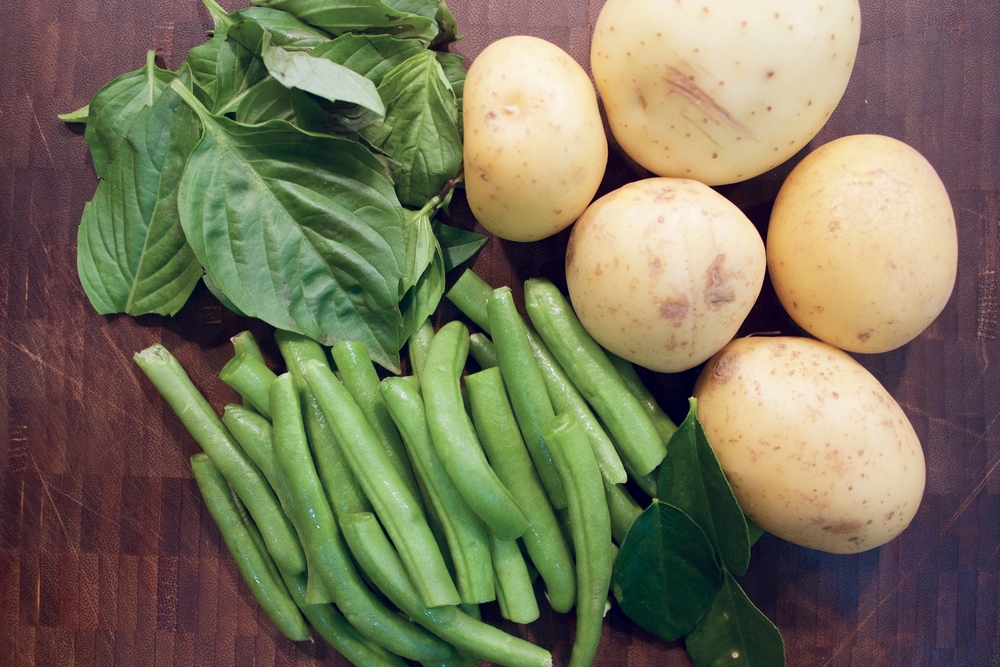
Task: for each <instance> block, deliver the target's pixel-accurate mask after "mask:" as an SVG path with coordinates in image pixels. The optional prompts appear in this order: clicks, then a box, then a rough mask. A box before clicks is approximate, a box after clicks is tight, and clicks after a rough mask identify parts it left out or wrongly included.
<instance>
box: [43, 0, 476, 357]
mask: <svg viewBox="0 0 1000 667" xmlns="http://www.w3.org/2000/svg"><path fill="white" fill-rule="evenodd" d="M260 4H261V5H262V6H256V7H250V8H247V9H242V10H239V11H236V12H233V13H232V14H229V13H226V12H225V11H224V10H223V9H222V8H221V7H219V6H218V5H217V4H215V2H214V0H205V5H206V7H207V8H208V10H209V12H210V13H211V15H212V18H213V20H214V23H215V29H214V31H213V33H212V36H211V39H209V40H208V41H207V42H205V43H204V44H202V45H200V46H197V47H195V48H193V49H192V50H191V51H190V52H189V53H188V54H187V57H186V58H185V59H184V61H183V62H182V63H181V65H180V67H179V68H178V69H177V71H167V70H163V69H160V68H158V67H157V66H156V65H155V63H154V54H153V52H150V53H149V54H148V57H147V61H146V64H145V66H144V67H142V68H140V69H138V70H136V71H134V72H130V73H128V74H124V75H122V76H120V77H118V78H117V79H115V80H114V81H112V82H110V83H108V84H107V85H106V86H104V87H103V88H101V90H99V91H98V92H97V93H96V94H95V95H94V97H93V99H92V100H91V102H90V104H89V105H88V106H87V107H85V108H83V109H80V110H78V111H76V112H73V113H71V114H67V115H65V116H63V119H64V120H66V121H71V122H85V123H86V132H85V135H84V136H85V139H86V141H87V145H88V146H89V147H90V151H91V155H92V156H93V160H94V167H95V170H96V172H97V176H98V177H99V178H100V182H99V184H98V186H97V190H96V192H95V193H94V197H93V199H92V200H91V201H90V202H88V204H87V205H86V207H85V208H84V211H83V217H82V220H81V223H80V229H79V234H78V269H79V274H80V280H81V282H82V284H83V287H84V290H85V291H86V293H87V296H88V298H89V299H90V301H91V303H92V304H93V306H94V308H95V309H96V310H97V311H98V312H99V313H128V314H131V315H140V314H143V313H160V314H168V315H172V314H174V313H176V312H177V311H178V310H179V309H180V308H181V306H183V304H184V303H185V301H186V300H187V298H188V296H189V295H190V294H191V292H192V290H193V289H194V287H195V286H196V284H197V283H198V281H199V280H201V279H202V278H204V281H205V283H206V284H207V285H208V287H209V288H210V289H211V290H212V292H213V293H214V294H215V295H216V296H217V297H218V298H219V300H220V301H222V302H223V303H224V304H225V305H226V306H228V307H229V308H231V309H232V310H234V311H236V312H238V313H241V314H245V315H247V316H250V317H256V318H259V319H261V320H264V321H265V322H268V323H269V324H271V325H273V326H275V327H278V328H281V329H286V330H289V331H295V332H299V333H302V334H305V335H308V336H310V337H312V338H314V339H315V340H317V341H320V342H321V343H324V344H327V345H332V344H334V343H336V342H338V341H342V340H358V341H362V342H364V344H365V345H366V346H367V347H368V349H369V351H370V354H371V355H372V358H373V359H375V360H376V361H377V362H378V363H379V364H381V365H383V366H385V367H386V368H389V369H393V370H399V349H400V348H401V347H402V345H403V343H404V341H405V340H406V339H407V337H408V336H409V335H410V333H412V331H413V330H414V329H415V328H416V327H417V326H419V324H420V322H422V321H423V320H424V319H425V318H426V317H427V316H428V315H430V314H431V313H433V312H434V310H435V308H436V307H437V304H438V302H439V300H440V298H441V295H442V293H443V291H444V275H445V272H446V270H447V269H448V268H450V266H452V265H454V264H456V263H460V262H461V261H463V260H465V259H467V258H468V257H469V256H471V254H472V253H474V252H475V250H476V249H478V247H479V246H481V245H482V243H483V242H485V238H484V237H482V236H480V235H477V234H473V233H471V232H466V231H463V230H459V229H455V228H451V227H447V226H444V225H441V224H435V223H433V222H432V219H433V217H434V214H435V213H436V212H437V211H438V210H439V209H441V208H442V207H444V206H446V205H447V203H448V201H449V200H450V197H451V192H452V189H453V186H454V184H455V180H456V179H457V178H458V177H459V172H460V170H461V155H462V141H461V131H462V123H461V114H460V109H461V97H462V88H463V83H464V78H465V70H464V69H463V68H462V59H461V57H460V56H457V55H455V54H451V53H448V52H446V51H442V50H440V49H439V47H441V46H442V45H446V44H447V43H448V42H450V41H451V40H453V39H454V38H455V37H456V35H455V23H454V18H453V17H452V16H451V14H450V13H449V12H448V8H447V5H445V4H444V2H439V1H438V0H418V1H417V2H410V3H405V10H403V9H400V10H395V9H392V8H390V7H387V6H383V5H381V3H379V2H371V3H364V4H363V6H360V7H355V6H353V5H341V4H339V3H333V4H331V3H326V2H320V1H318V0H285V1H282V0H277V1H266V2H262V3H260Z"/></svg>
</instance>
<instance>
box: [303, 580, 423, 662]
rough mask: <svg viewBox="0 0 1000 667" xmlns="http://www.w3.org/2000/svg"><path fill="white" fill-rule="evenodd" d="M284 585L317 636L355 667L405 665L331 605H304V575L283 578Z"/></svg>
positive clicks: (305, 585) (305, 584)
mask: <svg viewBox="0 0 1000 667" xmlns="http://www.w3.org/2000/svg"><path fill="white" fill-rule="evenodd" d="M285 586H286V587H287V588H288V592H289V593H291V594H292V599H293V600H295V604H297V605H298V606H299V609H301V610H302V615H303V616H305V617H306V619H307V620H308V621H309V625H311V626H312V627H313V629H315V630H316V632H317V634H319V636H320V637H322V638H323V639H325V640H326V642H327V643H328V644H329V645H330V646H332V647H333V648H334V650H335V651H337V653H339V654H340V655H342V656H343V657H344V658H346V659H347V661H348V662H350V663H351V664H352V665H356V666H357V667H406V665H407V663H406V661H405V660H403V659H402V658H401V657H399V656H398V655H395V654H393V653H391V652H390V651H388V650H386V649H385V648H383V647H381V646H379V645H378V644H376V643H375V642H373V641H371V640H370V639H368V638H367V637H365V636H364V635H362V634H361V633H360V632H358V630H357V628H355V627H354V626H353V625H351V624H350V622H349V621H348V620H347V619H346V618H345V617H344V615H343V614H341V613H340V610H338V609H337V608H336V607H335V606H334V605H332V604H308V603H307V602H306V587H307V583H306V575H305V574H297V575H295V576H294V577H288V576H286V577H285Z"/></svg>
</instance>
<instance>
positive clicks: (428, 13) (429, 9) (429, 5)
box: [385, 0, 438, 19]
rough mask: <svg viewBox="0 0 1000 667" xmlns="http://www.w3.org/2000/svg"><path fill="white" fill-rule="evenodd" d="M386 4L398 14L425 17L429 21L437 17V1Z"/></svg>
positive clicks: (407, 0) (404, 0) (396, 0)
mask: <svg viewBox="0 0 1000 667" xmlns="http://www.w3.org/2000/svg"><path fill="white" fill-rule="evenodd" d="M385 4H386V5H387V6H389V7H392V8H393V9H395V10H396V11H398V12H404V13H406V14H414V15H416V16H425V17H427V18H429V19H433V18H436V17H437V11H438V6H437V4H438V3H437V0H385Z"/></svg>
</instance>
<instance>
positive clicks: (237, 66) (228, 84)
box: [206, 38, 267, 113]
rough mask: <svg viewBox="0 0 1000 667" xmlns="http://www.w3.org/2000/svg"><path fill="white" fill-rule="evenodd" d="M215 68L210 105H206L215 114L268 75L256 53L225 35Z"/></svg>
mask: <svg viewBox="0 0 1000 667" xmlns="http://www.w3.org/2000/svg"><path fill="white" fill-rule="evenodd" d="M215 71H216V77H215V92H214V96H213V98H212V106H207V105H206V108H208V109H209V110H210V111H213V112H215V113H219V112H220V111H221V110H222V109H225V108H227V107H228V106H229V105H230V104H231V103H232V102H233V100H236V99H238V98H239V97H240V96H241V95H242V94H243V93H244V92H246V91H247V90H249V89H250V88H251V87H252V86H253V85H254V84H256V83H258V82H260V81H262V80H263V79H264V77H266V76H267V67H266V66H265V65H264V61H262V60H261V59H260V57H259V56H258V55H257V54H255V53H254V52H253V51H251V50H250V49H248V48H246V47H245V46H243V45H242V44H240V43H239V42H237V41H236V40H234V39H228V38H227V39H226V40H225V41H224V42H223V43H222V44H221V45H220V46H219V51H218V58H217V60H216V63H215Z"/></svg>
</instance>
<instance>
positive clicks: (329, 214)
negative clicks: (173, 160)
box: [179, 96, 406, 372]
mask: <svg viewBox="0 0 1000 667" xmlns="http://www.w3.org/2000/svg"><path fill="white" fill-rule="evenodd" d="M185 99H186V101H188V102H189V104H191V105H192V107H193V108H194V109H195V110H196V111H197V113H198V115H199V117H200V118H201V120H202V123H203V125H204V134H203V137H202V140H201V142H200V143H199V144H198V146H197V147H196V148H195V149H194V151H193V152H192V154H191V157H190V158H189V160H188V166H187V168H186V169H185V172H184V177H183V179H182V180H181V191H180V197H179V205H180V211H181V222H182V224H183V226H184V231H185V233H186V234H187V236H188V238H189V239H190V242H191V246H192V248H194V251H195V254H196V255H197V256H198V258H199V259H200V260H201V262H202V264H203V265H204V266H205V270H206V273H208V274H209V276H210V278H211V280H213V281H214V282H215V284H216V285H217V287H218V288H219V289H220V290H221V291H222V292H223V293H224V294H225V295H226V296H227V297H228V300H229V301H230V302H231V303H232V304H233V305H234V306H235V307H236V308H237V309H238V310H240V311H242V312H244V313H246V314H247V315H248V316H251V317H257V318H259V319H262V320H264V321H265V322H268V323H269V324H271V325H273V326H275V327H278V328H282V329H286V330H291V331H296V332H298V333H302V334H304V335H307V336H309V337H311V338H314V339H316V340H317V341H319V342H320V343H323V344H325V345H333V344H335V343H337V342H340V341H343V340H357V341H361V342H363V343H364V344H365V345H366V346H367V348H368V351H369V353H370V355H371V357H372V359H373V360H375V361H377V362H378V363H379V364H381V365H383V366H384V367H386V368H387V369H390V370H394V371H397V372H398V369H399V348H400V347H401V346H402V344H403V342H404V340H405V339H404V338H403V337H402V333H403V318H402V314H401V313H400V311H399V307H398V303H399V298H400V285H401V283H402V280H403V276H404V271H405V268H406V256H405V250H406V248H405V245H404V237H403V231H404V225H405V222H406V221H405V219H404V216H403V213H402V209H401V208H400V206H399V202H398V201H397V200H396V197H395V195H394V193H393V190H392V183H391V181H390V180H389V178H388V177H387V176H386V174H385V171H384V169H383V168H382V165H381V164H380V163H379V162H378V160H376V159H375V158H374V157H373V156H372V155H371V153H370V152H369V151H367V150H366V149H365V148H364V147H362V146H360V145H359V144H357V143H356V142H353V141H348V140H345V139H339V138H336V137H331V136H326V135H320V134H311V133H307V132H304V131H302V130H300V129H298V128H296V127H295V126H293V125H291V124H289V123H287V122H284V121H269V122H267V123H263V124H260V125H252V126H251V125H243V124H240V123H236V122H234V121H231V120H229V119H228V118H225V117H217V116H212V115H210V114H208V113H207V112H206V111H205V110H204V109H203V108H201V107H200V105H198V103H197V100H196V99H194V98H193V97H191V96H188V97H186V98H185Z"/></svg>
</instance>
